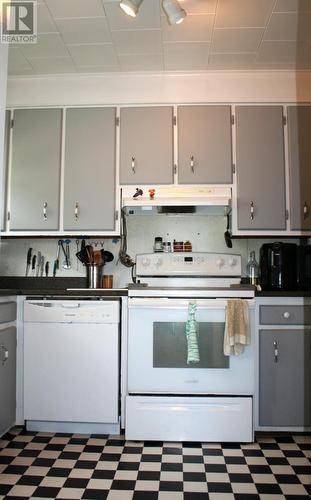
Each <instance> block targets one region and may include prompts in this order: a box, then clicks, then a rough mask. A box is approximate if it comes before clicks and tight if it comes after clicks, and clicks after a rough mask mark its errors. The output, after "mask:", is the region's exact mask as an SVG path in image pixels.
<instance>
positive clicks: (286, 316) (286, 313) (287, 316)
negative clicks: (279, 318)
mask: <svg viewBox="0 0 311 500" xmlns="http://www.w3.org/2000/svg"><path fill="white" fill-rule="evenodd" d="M289 317H290V314H289V312H288V311H285V313H284V314H283V318H285V319H288V318H289Z"/></svg>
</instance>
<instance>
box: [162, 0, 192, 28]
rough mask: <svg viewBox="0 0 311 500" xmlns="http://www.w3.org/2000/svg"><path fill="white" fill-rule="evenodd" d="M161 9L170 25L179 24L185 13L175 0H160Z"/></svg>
mask: <svg viewBox="0 0 311 500" xmlns="http://www.w3.org/2000/svg"><path fill="white" fill-rule="evenodd" d="M162 8H163V10H164V12H165V14H166V16H167V20H168V22H169V23H170V24H180V23H182V22H183V20H184V19H185V17H186V15H187V13H186V11H185V10H184V9H182V8H181V6H180V5H179V3H178V2H177V0H162Z"/></svg>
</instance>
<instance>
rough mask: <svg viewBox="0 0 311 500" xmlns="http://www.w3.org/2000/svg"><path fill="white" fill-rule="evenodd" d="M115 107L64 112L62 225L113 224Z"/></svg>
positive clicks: (70, 227)
mask: <svg viewBox="0 0 311 500" xmlns="http://www.w3.org/2000/svg"><path fill="white" fill-rule="evenodd" d="M115 137H116V110H115V108H83V109H78V108H76V109H68V110H67V112H66V139H65V141H66V142H65V187H64V229H65V230H66V231H75V230H76V231H77V230H83V231H107V230H114V228H115V191H116V189H115V148H116V141H115Z"/></svg>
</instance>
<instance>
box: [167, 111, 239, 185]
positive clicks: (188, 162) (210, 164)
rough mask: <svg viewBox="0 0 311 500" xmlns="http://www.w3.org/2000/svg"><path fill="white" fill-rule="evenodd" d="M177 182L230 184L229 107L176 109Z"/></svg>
mask: <svg viewBox="0 0 311 500" xmlns="http://www.w3.org/2000/svg"><path fill="white" fill-rule="evenodd" d="M177 120H178V121H177V123H178V182H179V183H180V184H230V183H231V182H232V148H231V108H230V106H179V107H178V109H177Z"/></svg>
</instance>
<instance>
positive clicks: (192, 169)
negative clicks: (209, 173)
mask: <svg viewBox="0 0 311 500" xmlns="http://www.w3.org/2000/svg"><path fill="white" fill-rule="evenodd" d="M190 168H191V172H192V173H193V174H194V156H193V155H191V156H190Z"/></svg>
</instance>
